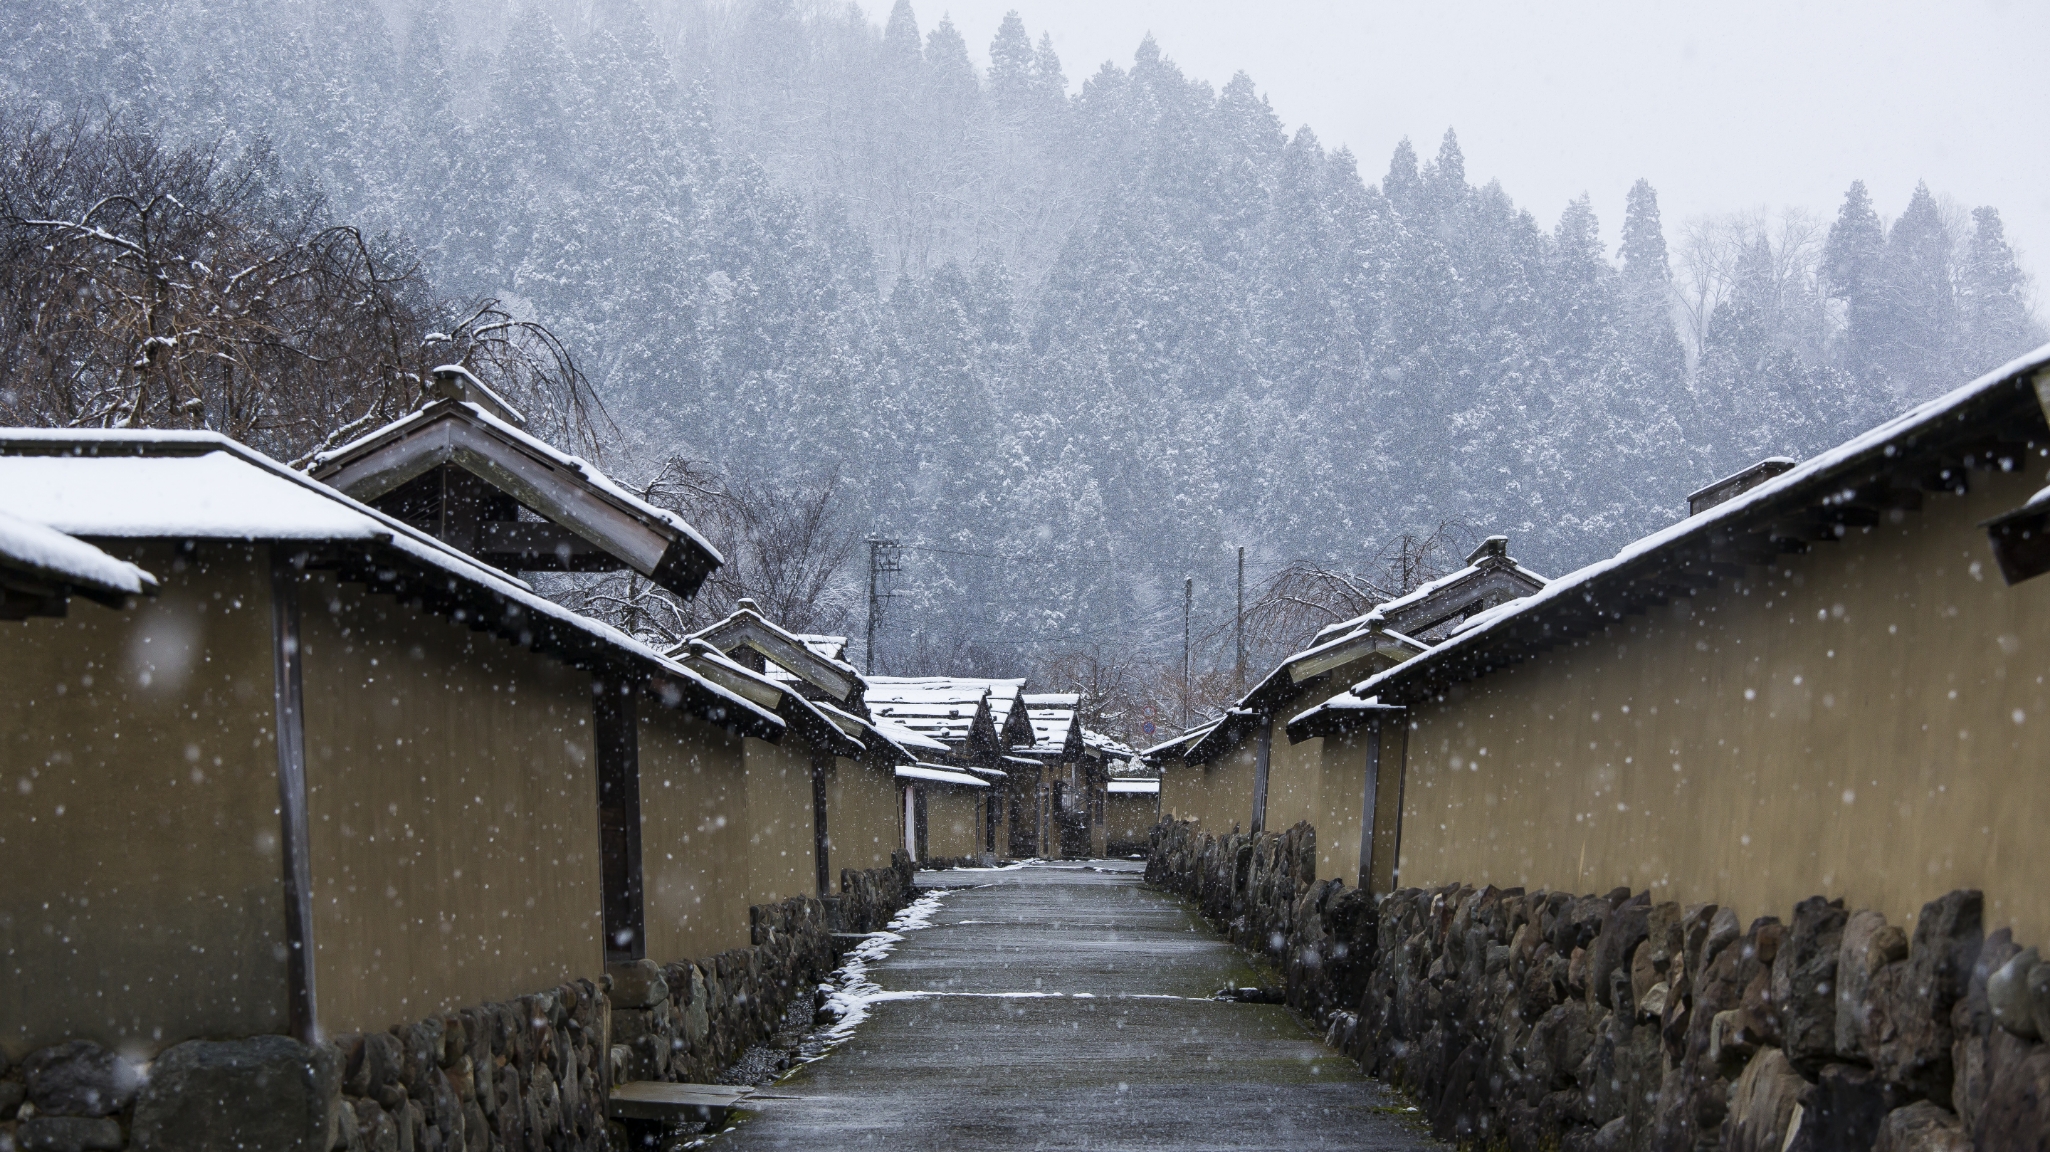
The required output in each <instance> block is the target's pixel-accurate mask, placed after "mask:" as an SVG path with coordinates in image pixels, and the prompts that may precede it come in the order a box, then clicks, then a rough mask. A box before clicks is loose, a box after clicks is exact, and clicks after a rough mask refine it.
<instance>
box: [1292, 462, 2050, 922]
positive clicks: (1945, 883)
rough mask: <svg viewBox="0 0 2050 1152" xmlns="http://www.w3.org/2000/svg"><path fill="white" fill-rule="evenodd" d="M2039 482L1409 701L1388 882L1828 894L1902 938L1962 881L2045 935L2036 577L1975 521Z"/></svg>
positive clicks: (2002, 914)
mask: <svg viewBox="0 0 2050 1152" xmlns="http://www.w3.org/2000/svg"><path fill="white" fill-rule="evenodd" d="M2038 483H2039V481H2037V480H2036V479H2033V478H2031V477H2029V476H2025V475H2000V474H1997V473H1983V472H1981V473H1974V474H1973V476H1972V485H1973V491H1972V493H1971V494H1970V495H1969V496H1965V497H1956V496H1950V495H1931V496H1928V497H1926V501H1925V504H1924V510H1923V511H1921V512H1919V513H1916V512H1902V513H1899V514H1897V515H1892V516H1890V517H1889V518H1887V519H1885V520H1883V521H1882V523H1881V524H1880V525H1879V526H1877V527H1873V528H1870V529H1852V530H1850V533H1849V534H1848V535H1847V536H1846V537H1845V538H1844V539H1843V540H1842V541H1841V542H1840V543H1834V544H1829V543H1824V544H1817V545H1815V546H1814V549H1813V550H1812V551H1811V552H1809V553H1807V554H1804V555H1795V556H1787V557H1783V558H1782V559H1780V560H1779V561H1778V562H1777V563H1775V564H1774V565H1772V566H1771V567H1753V568H1751V569H1749V571H1748V572H1747V574H1746V576H1745V578H1744V579H1743V580H1741V581H1737V582H1726V583H1724V584H1722V585H1719V586H1718V587H1717V588H1715V589H1713V590H1708V591H1704V592H1702V593H1700V594H1698V595H1696V596H1694V597H1692V598H1689V599H1682V600H1678V601H1676V602H1674V603H1673V604H1670V605H1668V606H1666V607H1663V608H1659V609H1655V610H1654V611H1653V612H1652V613H1651V614H1649V615H1647V616H1637V617H1631V618H1629V619H1628V620H1625V621H1623V622H1620V623H1618V624H1616V625H1613V626H1612V627H1610V628H1609V629H1608V630H1607V631H1606V632H1605V633H1603V634H1601V635H1599V636H1596V637H1593V638H1590V639H1587V640H1584V641H1581V642H1578V643H1575V644H1573V645H1571V646H1564V647H1561V648H1557V649H1553V650H1552V651H1551V652H1549V653H1546V654H1544V655H1542V656H1539V657H1537V658H1535V659H1533V660H1530V661H1527V662H1525V663H1523V664H1520V665H1517V666H1514V667H1512V668H1508V669H1506V670H1503V671H1499V672H1496V673H1494V674H1492V675H1489V676H1486V677H1484V678H1482V679H1480V680H1477V681H1473V682H1471V683H1469V684H1466V685H1464V686H1461V687H1460V688H1457V689H1455V690H1453V691H1451V692H1449V693H1448V694H1447V697H1446V698H1445V699H1444V701H1443V702H1440V703H1428V704H1425V705H1422V706H1419V707H1417V708H1416V709H1415V710H1414V712H1413V714H1412V724H1413V726H1414V728H1413V731H1411V732H1410V734H1409V750H1408V769H1407V771H1408V780H1407V786H1406V802H1405V806H1404V809H1403V827H1402V833H1401V835H1402V849H1401V855H1402V863H1401V875H1400V883H1401V884H1403V885H1404V886H1417V885H1424V886H1428V885H1434V884H1439V883H1444V882H1448V881H1452V880H1459V881H1464V882H1467V883H1472V884H1487V883H1493V884H1498V885H1523V886H1525V887H1530V888H1537V887H1549V888H1559V889H1570V890H1572V891H1583V892H1584V891H1606V890H1608V889H1609V888H1612V887H1616V886H1619V885H1630V886H1632V887H1635V888H1647V887H1648V888H1651V889H1653V891H1654V899H1669V898H1670V899H1678V900H1688V901H1693V900H1711V901H1715V902H1717V903H1721V904H1724V905H1728V906H1734V907H1736V908H1737V909H1738V910H1739V912H1740V913H1742V915H1743V916H1744V917H1746V918H1749V917H1752V916H1758V915H1769V914H1770V915H1780V916H1785V915H1787V913H1788V910H1789V909H1790V908H1791V907H1792V905H1793V904H1794V903H1795V902H1796V901H1797V900H1800V899H1801V898H1803V897H1806V896H1809V895H1811V894H1814V893H1828V894H1830V895H1832V896H1842V897H1843V898H1844V899H1845V900H1846V902H1847V904H1848V905H1849V906H1850V907H1853V908H1859V907H1870V908H1875V909H1878V910H1881V911H1883V912H1884V913H1885V914H1886V915H1887V916H1888V917H1889V918H1890V919H1892V920H1893V921H1894V922H1895V923H1911V922H1912V920H1913V918H1914V915H1915V913H1916V912H1917V910H1918V909H1919V908H1920V907H1921V905H1922V904H1923V903H1924V902H1925V901H1928V900H1930V899H1932V898H1934V897H1936V896H1939V895H1941V894H1942V893H1944V892H1946V891H1949V890H1951V889H1954V888H1960V887H1973V888H1980V889H1983V890H1984V891H1985V894H1986V921H1987V923H1988V924H2012V925H2013V927H2014V930H2015V934H2016V937H2017V939H2024V940H2027V939H2044V938H2046V937H2050V884H2046V883H2045V880H2046V879H2050V873H2046V871H2045V867H2044V865H2043V863H2042V853H2041V852H2040V850H2039V847H2040V842H2041V839H2042V836H2041V832H2042V829H2043V828H2044V827H2046V826H2050V689H2046V687H2045V684H2044V677H2045V675H2046V674H2050V639H2046V638H2050V580H2046V579H2038V580H2033V581H2029V582H2026V583H2023V584H2021V585H2018V586H2016V587H2012V588H2010V587H2007V586H2006V585H2005V584H2003V583H2002V581H2001V578H2000V574H1999V571H1998V570H1997V568H1996V567H1995V565H1994V562H1993V559H1992V555H1991V552H1990V549H1989V548H1988V545H1987V542H1986V538H1985V534H1984V532H1983V531H1982V530H1980V529H1978V528H1977V527H1975V525H1976V524H1977V523H1978V522H1979V521H1982V520H1984V519H1986V518H1988V517H1991V516H1994V515H1996V514H1998V513H2000V512H2002V511H2005V510H2007V509H2009V508H2013V507H2015V506H2016V505H2017V504H2019V503H2021V502H2022V501H2023V500H2025V499H2026V498H2027V497H2028V496H2029V494H2030V493H2031V492H2032V491H2033V490H2034V489H2035V488H2036V487H2037V486H2038ZM1320 832H1321V829H1320Z"/></svg>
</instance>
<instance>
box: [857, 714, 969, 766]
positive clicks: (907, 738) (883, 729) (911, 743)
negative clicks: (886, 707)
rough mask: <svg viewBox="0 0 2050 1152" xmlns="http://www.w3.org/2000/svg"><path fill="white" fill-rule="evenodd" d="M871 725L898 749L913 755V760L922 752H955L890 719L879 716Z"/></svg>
mask: <svg viewBox="0 0 2050 1152" xmlns="http://www.w3.org/2000/svg"><path fill="white" fill-rule="evenodd" d="M869 723H870V724H871V725H872V726H873V727H874V728H875V730H876V731H878V732H880V733H882V734H883V736H884V737H886V738H887V739H889V740H890V742H891V743H894V744H896V745H897V746H898V747H900V748H903V749H904V750H905V751H907V752H909V753H911V758H912V759H914V760H915V759H917V758H918V756H917V754H918V753H920V752H951V751H953V749H951V748H949V747H948V746H947V745H946V744H944V743H942V742H940V741H938V740H935V739H933V738H932V737H930V736H924V735H921V734H919V733H917V732H914V731H912V730H911V729H909V728H906V727H905V726H904V725H902V724H899V723H897V722H896V721H894V720H891V719H888V718H887V717H882V716H878V717H876V718H874V719H873V720H871V721H869Z"/></svg>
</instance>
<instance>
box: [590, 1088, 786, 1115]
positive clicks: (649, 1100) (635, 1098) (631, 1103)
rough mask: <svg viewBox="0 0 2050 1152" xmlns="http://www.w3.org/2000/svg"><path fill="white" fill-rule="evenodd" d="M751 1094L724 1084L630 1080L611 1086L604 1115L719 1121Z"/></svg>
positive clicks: (749, 1090)
mask: <svg viewBox="0 0 2050 1152" xmlns="http://www.w3.org/2000/svg"><path fill="white" fill-rule="evenodd" d="M753 1095H754V1089H752V1088H740V1087H734V1086H731V1085H727V1084H669V1083H664V1082H662V1081H659V1080H633V1081H629V1082H627V1083H625V1084H620V1085H618V1086H616V1087H614V1088H613V1089H612V1094H611V1097H610V1099H609V1100H608V1102H607V1104H606V1114H607V1115H609V1116H611V1117H612V1118H613V1119H615V1120H705V1119H709V1120H711V1121H713V1122H718V1121H720V1120H723V1119H724V1118H725V1115H726V1112H727V1111H728V1110H729V1109H732V1108H736V1107H738V1106H739V1105H740V1103H741V1102H742V1101H744V1100H746V1099H748V1098H749V1097H751V1096H753Z"/></svg>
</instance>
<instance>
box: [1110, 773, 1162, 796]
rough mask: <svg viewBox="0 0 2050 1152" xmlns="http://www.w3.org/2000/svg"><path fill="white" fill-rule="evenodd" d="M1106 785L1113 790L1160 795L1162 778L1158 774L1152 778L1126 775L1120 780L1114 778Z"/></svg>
mask: <svg viewBox="0 0 2050 1152" xmlns="http://www.w3.org/2000/svg"><path fill="white" fill-rule="evenodd" d="M1104 787H1105V788H1107V789H1108V790H1110V791H1112V792H1150V793H1153V794H1155V795H1158V794H1159V793H1160V778H1159V777H1157V776H1156V777H1154V778H1153V779H1150V780H1134V779H1131V778H1130V777H1126V778H1124V779H1120V780H1112V781H1111V782H1110V783H1108V784H1106V785H1104Z"/></svg>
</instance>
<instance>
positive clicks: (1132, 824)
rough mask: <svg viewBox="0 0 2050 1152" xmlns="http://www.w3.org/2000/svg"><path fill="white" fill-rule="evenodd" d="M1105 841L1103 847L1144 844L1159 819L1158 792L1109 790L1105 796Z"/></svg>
mask: <svg viewBox="0 0 2050 1152" xmlns="http://www.w3.org/2000/svg"><path fill="white" fill-rule="evenodd" d="M1103 811H1104V829H1103V833H1104V841H1105V847H1106V850H1108V849H1109V848H1111V847H1115V846H1120V845H1125V844H1141V845H1143V844H1145V843H1146V839H1147V837H1148V836H1150V835H1151V834H1152V832H1153V826H1154V825H1155V824H1158V823H1159V822H1160V793H1158V792H1112V793H1111V794H1110V795H1109V796H1108V797H1106V798H1105V799H1104V803H1103Z"/></svg>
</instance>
